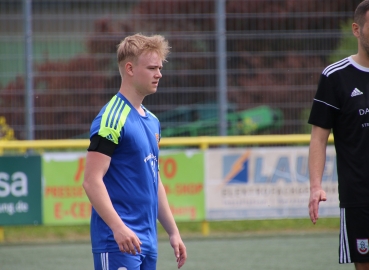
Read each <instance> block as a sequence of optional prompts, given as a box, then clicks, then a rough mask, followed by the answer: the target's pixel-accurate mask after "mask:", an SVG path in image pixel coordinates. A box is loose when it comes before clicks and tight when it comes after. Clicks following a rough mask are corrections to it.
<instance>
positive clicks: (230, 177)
mask: <svg viewBox="0 0 369 270" xmlns="http://www.w3.org/2000/svg"><path fill="white" fill-rule="evenodd" d="M308 153H309V148H308V147H307V146H304V147H258V148H235V149H232V148H228V149H226V148H224V149H210V150H207V151H206V153H205V200H206V201H205V208H206V218H207V219H208V220H225V219H268V218H297V217H308V216H309V211H308V203H309V195H310V193H309V188H310V185H309V170H308ZM322 186H323V189H324V190H325V191H326V193H327V201H326V202H321V203H320V208H319V216H320V217H338V216H339V200H338V183H337V170H336V153H335V149H334V147H333V146H328V147H327V157H326V166H325V170H324V174H323V181H322Z"/></svg>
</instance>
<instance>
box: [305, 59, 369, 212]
mask: <svg viewBox="0 0 369 270" xmlns="http://www.w3.org/2000/svg"><path fill="white" fill-rule="evenodd" d="M308 122H309V124H312V125H316V126H319V127H322V128H326V129H332V131H333V136H334V145H335V148H336V155H337V173H338V191H339V199H340V207H362V206H369V68H366V67H363V66H360V65H359V64H357V63H356V62H355V61H354V60H353V59H352V58H351V57H348V58H345V59H343V60H341V61H339V62H336V63H334V64H332V65H330V66H328V67H327V68H326V69H324V71H323V73H322V75H321V76H320V81H319V85H318V90H317V92H316V95H315V98H314V101H313V105H312V109H311V113H310V117H309V121H308Z"/></svg>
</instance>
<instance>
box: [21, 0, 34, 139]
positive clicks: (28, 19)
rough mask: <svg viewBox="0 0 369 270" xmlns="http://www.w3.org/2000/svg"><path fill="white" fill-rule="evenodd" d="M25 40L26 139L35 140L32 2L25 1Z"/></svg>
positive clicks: (30, 0) (29, 0)
mask: <svg viewBox="0 0 369 270" xmlns="http://www.w3.org/2000/svg"><path fill="white" fill-rule="evenodd" d="M23 11H24V12H23V13H24V15H23V16H24V17H23V20H24V39H25V120H26V121H25V122H26V131H27V132H26V139H27V140H33V139H34V137H35V136H34V130H35V127H34V103H33V64H32V62H33V57H32V54H33V51H32V0H23Z"/></svg>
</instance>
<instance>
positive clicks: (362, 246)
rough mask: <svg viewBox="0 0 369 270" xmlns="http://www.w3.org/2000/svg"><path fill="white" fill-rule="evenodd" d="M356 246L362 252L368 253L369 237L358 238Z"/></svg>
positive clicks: (363, 253)
mask: <svg viewBox="0 0 369 270" xmlns="http://www.w3.org/2000/svg"><path fill="white" fill-rule="evenodd" d="M356 247H357V251H359V253H360V254H362V255H365V254H367V253H368V251H369V247H368V239H356Z"/></svg>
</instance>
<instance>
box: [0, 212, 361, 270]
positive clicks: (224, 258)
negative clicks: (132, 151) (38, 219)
mask: <svg viewBox="0 0 369 270" xmlns="http://www.w3.org/2000/svg"><path fill="white" fill-rule="evenodd" d="M178 226H179V228H180V230H181V233H182V237H183V239H184V241H185V244H186V247H187V251H188V261H187V263H186V265H185V266H184V267H183V268H182V269H187V270H190V269H196V270H198V269H201V270H210V269H211V270H214V269H221V270H223V269H245V270H247V269H250V270H254V269H274V270H279V269H281V270H282V269H283V270H288V269H291V270H292V269H294V270H295V269H298V270H305V269H306V270H310V269H325V270H330V269H332V270H333V269H342V270H346V269H347V270H348V269H354V266H353V265H352V264H349V265H339V264H338V229H339V220H338V219H333V218H332V219H321V220H319V221H318V223H317V225H312V224H311V222H310V221H309V220H307V219H286V220H259V221H255V220H254V221H224V222H210V234H209V235H208V236H203V235H202V233H201V222H195V223H178ZM88 234H89V229H88V226H57V227H55V226H54V227H51V226H37V227H34V226H29V227H28V226H27V227H24V226H19V227H18V226H17V227H5V241H4V242H3V243H2V244H0V269H1V270H10V269H12V270H18V269H19V270H23V269H27V270H36V269H43V270H48V269H50V270H62V269H92V255H91V247H90V243H89V239H88ZM157 269H158V270H159V269H160V270H170V269H177V268H176V262H175V258H174V255H173V251H172V248H171V247H170V245H169V242H168V240H167V237H166V236H165V233H164V232H163V230H162V228H159V260H158V268H157Z"/></svg>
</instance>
